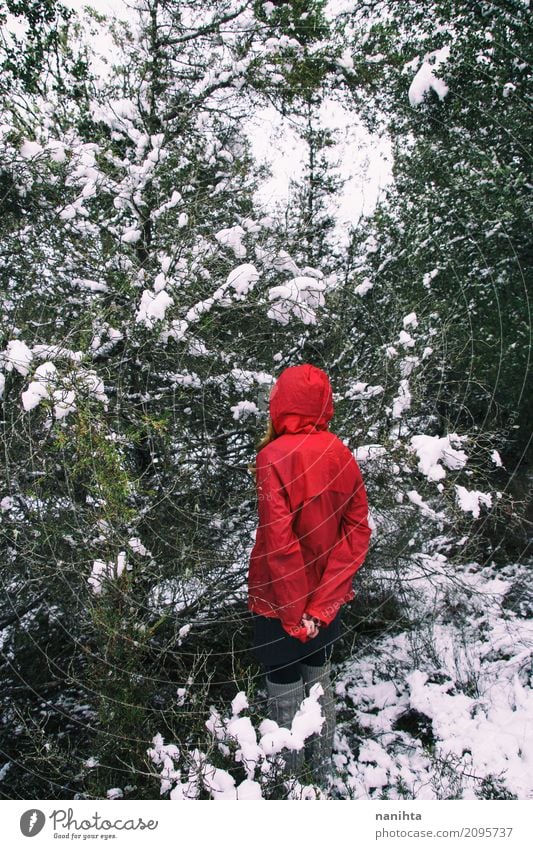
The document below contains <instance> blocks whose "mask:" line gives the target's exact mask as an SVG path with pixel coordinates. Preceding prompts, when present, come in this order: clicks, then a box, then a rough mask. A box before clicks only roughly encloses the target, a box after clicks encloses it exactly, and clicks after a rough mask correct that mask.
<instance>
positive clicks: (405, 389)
mask: <svg viewBox="0 0 533 849" xmlns="http://www.w3.org/2000/svg"><path fill="white" fill-rule="evenodd" d="M410 406H411V390H410V389H409V381H408V380H407V378H404V379H403V380H400V386H399V387H398V395H397V396H396V398H394V400H393V402H392V418H393V419H399V418H400V417H401V416H402V415H403V413H405V411H406V410H408V409H409V408H410Z"/></svg>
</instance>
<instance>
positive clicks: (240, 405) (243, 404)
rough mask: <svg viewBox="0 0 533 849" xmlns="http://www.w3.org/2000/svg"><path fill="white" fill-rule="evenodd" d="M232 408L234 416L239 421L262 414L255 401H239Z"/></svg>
mask: <svg viewBox="0 0 533 849" xmlns="http://www.w3.org/2000/svg"><path fill="white" fill-rule="evenodd" d="M230 410H231V412H232V415H233V418H234V419H236V420H237V421H239V420H240V419H247V418H248V417H249V416H258V415H260V410H259V408H258V406H257V404H255V403H254V402H253V401H238V402H237V404H234V405H232V406H231V407H230Z"/></svg>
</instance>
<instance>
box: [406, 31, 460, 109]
mask: <svg viewBox="0 0 533 849" xmlns="http://www.w3.org/2000/svg"><path fill="white" fill-rule="evenodd" d="M449 55H450V48H449V47H448V46H447V45H446V46H444V47H442V48H441V49H440V50H433V51H432V52H431V53H428V54H426V56H424V59H423V61H422V64H421V66H420V68H419V69H418V71H417V72H416V74H415V76H414V78H413V81H412V83H411V85H410V87H409V103H410V104H411V106H413V107H414V106H418V105H419V104H420V103H422V102H423V100H424V98H425V96H426V94H427V92H428V91H430V90H431V89H433V91H435V92H436V94H437V95H438V96H439V99H440V100H442V99H443V98H444V97H445V96H446V95H447V94H448V86H447V85H446V83H445V82H444V81H443V80H441V79H439V78H438V77H436V76H435V74H434V73H433V71H434V70H437V68H439V66H440V65H441V64H442V63H443V62H446V61H447V59H448V57H449ZM431 59H433V60H434V61H433V62H431V63H430V60H431Z"/></svg>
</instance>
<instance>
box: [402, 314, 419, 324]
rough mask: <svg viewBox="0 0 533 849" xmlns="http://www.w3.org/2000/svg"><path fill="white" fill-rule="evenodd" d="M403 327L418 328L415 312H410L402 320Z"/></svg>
mask: <svg viewBox="0 0 533 849" xmlns="http://www.w3.org/2000/svg"><path fill="white" fill-rule="evenodd" d="M403 326H404V327H418V319H417V317H416V313H415V312H410V313H409V315H406V316H404V318H403Z"/></svg>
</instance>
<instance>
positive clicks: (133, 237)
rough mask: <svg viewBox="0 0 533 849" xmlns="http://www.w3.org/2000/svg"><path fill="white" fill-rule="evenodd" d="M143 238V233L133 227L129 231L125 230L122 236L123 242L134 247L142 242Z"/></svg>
mask: <svg viewBox="0 0 533 849" xmlns="http://www.w3.org/2000/svg"><path fill="white" fill-rule="evenodd" d="M141 236H142V233H141V231H140V230H137V229H136V228H134V227H131V228H130V229H129V230H125V231H124V233H123V234H122V241H123V242H125V243H126V244H127V245H134V244H135V243H136V242H138V241H139V240H140V238H141Z"/></svg>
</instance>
